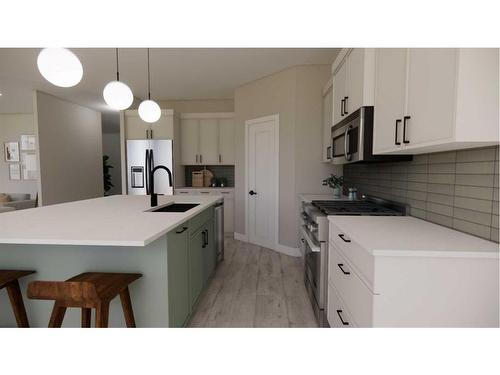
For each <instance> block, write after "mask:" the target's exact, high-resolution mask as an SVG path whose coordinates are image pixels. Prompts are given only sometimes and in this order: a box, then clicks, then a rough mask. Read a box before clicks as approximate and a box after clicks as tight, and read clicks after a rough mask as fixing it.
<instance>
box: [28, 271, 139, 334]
mask: <svg viewBox="0 0 500 375" xmlns="http://www.w3.org/2000/svg"><path fill="white" fill-rule="evenodd" d="M141 276H142V275H141V274H140V273H104V272H85V273H81V274H79V275H77V276H74V277H72V278H71V279H68V280H66V281H32V282H30V283H29V284H28V298H32V299H42V300H53V301H54V308H53V309H52V315H51V316H50V322H49V327H51V328H55V327H61V324H62V322H63V319H64V314H65V313H66V308H68V307H79V308H81V309H82V327H84V328H87V327H90V313H91V309H96V316H95V326H96V327H99V328H106V327H107V326H108V316H109V303H110V302H111V300H112V299H113V298H115V297H116V296H117V295H118V294H119V295H120V300H121V303H122V308H123V314H124V315H125V322H126V324H127V327H128V328H134V327H135V320H134V312H133V310H132V303H131V301H130V293H129V290H128V285H129V284H130V283H132V282H134V281H135V280H137V279H138V278H140V277H141Z"/></svg>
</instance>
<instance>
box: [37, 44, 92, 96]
mask: <svg viewBox="0 0 500 375" xmlns="http://www.w3.org/2000/svg"><path fill="white" fill-rule="evenodd" d="M36 63H37V65H38V70H39V71H40V74H41V75H42V76H43V77H44V78H45V79H46V80H47V81H49V82H50V83H52V84H53V85H55V86H59V87H72V86H75V85H77V84H78V83H79V82H80V81H81V80H82V76H83V67H82V64H81V62H80V60H79V59H78V57H77V56H76V55H75V54H74V53H73V52H71V51H70V50H69V49H66V48H44V49H42V50H41V51H40V53H39V54H38V58H37V61H36Z"/></svg>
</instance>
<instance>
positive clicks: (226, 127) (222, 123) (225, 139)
mask: <svg viewBox="0 0 500 375" xmlns="http://www.w3.org/2000/svg"><path fill="white" fill-rule="evenodd" d="M219 164H231V165H232V164H234V120H233V119H232V118H223V119H219Z"/></svg>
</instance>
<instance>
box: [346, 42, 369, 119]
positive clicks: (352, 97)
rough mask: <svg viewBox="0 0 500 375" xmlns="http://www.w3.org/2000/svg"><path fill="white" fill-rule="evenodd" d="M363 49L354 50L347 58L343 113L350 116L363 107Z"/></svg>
mask: <svg viewBox="0 0 500 375" xmlns="http://www.w3.org/2000/svg"><path fill="white" fill-rule="evenodd" d="M364 80H365V49H364V48H354V49H353V50H352V51H351V53H350V54H349V56H348V57H347V80H346V89H345V96H346V97H347V100H346V103H345V112H347V114H351V113H352V112H354V111H356V110H358V109H359V108H360V107H361V106H362V105H363V90H364V84H365V81H364Z"/></svg>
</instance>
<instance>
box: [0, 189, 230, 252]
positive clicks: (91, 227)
mask: <svg viewBox="0 0 500 375" xmlns="http://www.w3.org/2000/svg"><path fill="white" fill-rule="evenodd" d="M221 199H222V198H221V197H220V196H178V195H175V196H158V207H160V206H162V205H165V204H168V203H172V202H176V203H200V205H199V206H197V207H195V208H193V209H191V210H188V211H187V212H183V213H177V212H175V213H174V212H145V211H146V210H150V209H151V207H150V197H149V196H144V195H113V196H110V197H103V198H96V199H88V200H82V201H76V202H70V203H63V204H57V205H52V206H46V207H39V208H32V209H27V210H19V211H13V212H5V213H2V214H0V244H2V243H5V244H50V245H89V246H90V245H92V246H93V245H97V246H100V245H102V246H146V245H148V244H149V243H151V242H153V241H154V240H156V239H158V238H159V237H161V236H163V235H164V234H166V233H167V232H168V231H170V230H172V229H173V228H175V227H176V226H178V225H179V224H181V223H182V222H184V221H186V220H188V219H190V218H192V217H194V216H196V215H197V214H199V213H200V212H201V211H203V210H204V209H206V208H208V207H209V206H211V205H214V204H215V203H217V202H218V201H221Z"/></svg>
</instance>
